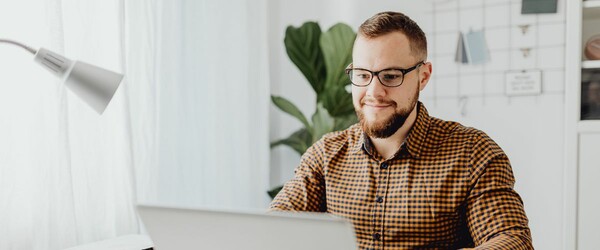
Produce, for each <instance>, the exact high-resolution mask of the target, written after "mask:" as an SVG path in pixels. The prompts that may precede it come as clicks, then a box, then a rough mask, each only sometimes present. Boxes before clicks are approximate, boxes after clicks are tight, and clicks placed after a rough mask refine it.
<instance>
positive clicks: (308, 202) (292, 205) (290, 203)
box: [269, 141, 327, 212]
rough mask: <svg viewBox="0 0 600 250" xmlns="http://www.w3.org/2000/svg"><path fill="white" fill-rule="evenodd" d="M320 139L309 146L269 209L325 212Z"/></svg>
mask: <svg viewBox="0 0 600 250" xmlns="http://www.w3.org/2000/svg"><path fill="white" fill-rule="evenodd" d="M321 145H322V141H319V142H317V143H315V144H314V145H313V146H311V147H310V148H309V149H308V150H306V152H305V153H304V155H302V158H301V160H300V165H299V166H298V167H297V168H296V170H295V171H294V173H295V176H294V178H293V179H291V180H290V181H288V182H287V183H286V184H285V185H284V186H283V189H281V191H280V192H279V193H278V194H277V196H276V197H275V199H273V201H272V202H271V205H270V208H269V211H307V212H326V211H327V204H326V197H325V181H324V178H323V159H322V157H323V154H322V150H321Z"/></svg>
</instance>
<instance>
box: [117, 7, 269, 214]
mask: <svg viewBox="0 0 600 250" xmlns="http://www.w3.org/2000/svg"><path fill="white" fill-rule="evenodd" d="M265 12H266V2H265V1H264V0H259V1H255V0H252V1H251V0H226V1H222V0H219V1H216V0H178V1H161V0H145V1H125V13H126V14H125V24H126V25H125V27H126V28H125V32H124V34H125V41H126V42H125V48H126V49H125V51H127V54H126V56H125V58H126V69H127V75H128V86H127V87H128V91H129V97H130V99H129V101H130V107H131V117H132V129H131V131H132V137H133V142H134V143H133V149H134V163H135V169H136V176H137V190H138V195H139V196H138V197H139V201H140V202H142V203H153V204H155V203H158V204H164V205H175V206H186V207H210V208H227V209H261V210H264V209H265V208H266V206H267V204H268V201H269V199H268V196H267V195H266V191H267V189H268V176H269V145H268V141H269V138H268V110H269V102H270V98H269V79H268V65H267V56H268V55H267V32H266V26H267V25H266V22H267V21H266V16H267V15H266V13H265Z"/></svg>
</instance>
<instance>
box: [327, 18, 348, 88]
mask: <svg viewBox="0 0 600 250" xmlns="http://www.w3.org/2000/svg"><path fill="white" fill-rule="evenodd" d="M355 38H356V33H354V31H353V30H352V28H350V26H348V25H346V24H343V23H338V24H336V25H334V26H332V27H331V28H329V30H327V32H325V33H323V34H322V35H321V41H320V45H321V50H322V51H323V58H324V59H325V67H326V69H327V77H326V79H325V88H327V87H332V86H345V85H347V84H348V83H349V82H350V79H349V78H348V76H347V75H346V74H345V73H344V70H345V69H346V67H347V66H348V64H350V62H351V61H352V45H354V39H355Z"/></svg>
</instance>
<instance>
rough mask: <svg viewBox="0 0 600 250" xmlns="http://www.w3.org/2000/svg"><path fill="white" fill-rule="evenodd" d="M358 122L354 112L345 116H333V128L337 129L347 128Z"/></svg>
mask: <svg viewBox="0 0 600 250" xmlns="http://www.w3.org/2000/svg"><path fill="white" fill-rule="evenodd" d="M357 122H358V118H357V117H356V113H352V114H349V115H345V116H340V117H335V118H334V125H333V130H334V131H339V130H344V129H347V128H348V127H350V126H352V125H354V124H355V123H357Z"/></svg>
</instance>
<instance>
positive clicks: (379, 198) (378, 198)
mask: <svg viewBox="0 0 600 250" xmlns="http://www.w3.org/2000/svg"><path fill="white" fill-rule="evenodd" d="M375 201H376V202H378V203H382V202H383V197H382V196H377V199H376V200H375Z"/></svg>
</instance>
